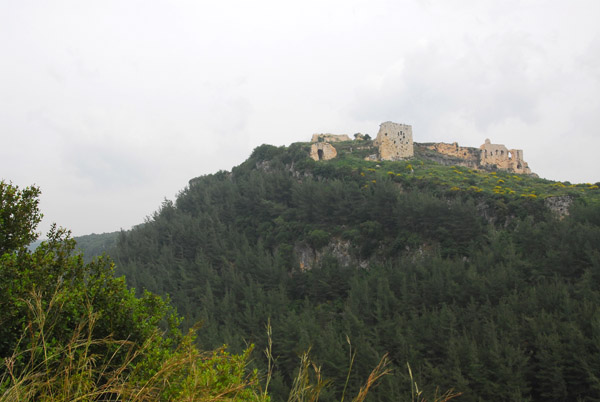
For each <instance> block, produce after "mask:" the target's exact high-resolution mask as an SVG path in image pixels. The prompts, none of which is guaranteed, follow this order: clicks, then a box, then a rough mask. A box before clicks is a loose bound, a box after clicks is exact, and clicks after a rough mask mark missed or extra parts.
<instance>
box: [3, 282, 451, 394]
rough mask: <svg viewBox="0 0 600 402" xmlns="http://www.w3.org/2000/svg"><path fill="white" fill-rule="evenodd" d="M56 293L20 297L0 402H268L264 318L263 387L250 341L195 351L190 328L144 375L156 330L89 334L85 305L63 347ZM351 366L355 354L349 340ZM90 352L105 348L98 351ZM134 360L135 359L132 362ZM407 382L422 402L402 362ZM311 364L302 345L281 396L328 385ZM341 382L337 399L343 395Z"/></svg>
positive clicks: (372, 378) (381, 369) (92, 315)
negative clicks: (23, 324)
mask: <svg viewBox="0 0 600 402" xmlns="http://www.w3.org/2000/svg"><path fill="white" fill-rule="evenodd" d="M60 300H65V298H64V297H61V294H60V292H57V293H56V294H55V295H54V296H53V297H52V298H51V299H50V301H49V303H48V304H47V305H45V304H44V302H43V298H42V295H41V294H39V293H32V295H31V298H30V299H28V300H26V301H25V302H26V304H27V306H28V308H29V312H30V321H29V324H28V325H27V328H26V329H25V331H24V333H23V336H22V337H21V340H20V342H19V345H18V347H17V348H16V351H15V352H14V353H13V355H12V356H10V357H8V358H5V359H4V361H2V362H1V364H0V402H15V401H19V402H30V401H31V402H33V401H36V402H37V401H39V402H67V401H69V402H72V401H95V402H96V401H98V402H100V401H126V402H150V401H153V402H154V401H202V402H219V401H236V402H237V401H253V402H270V396H269V395H268V387H269V383H270V379H271V377H272V375H273V367H274V362H275V358H274V357H273V355H272V352H271V349H272V340H271V333H272V332H271V326H270V323H269V324H267V335H268V340H269V341H268V345H267V348H266V349H265V354H266V356H267V360H268V361H269V364H268V371H267V373H266V379H265V381H264V387H262V388H261V385H260V384H259V381H258V374H257V372H256V371H253V372H251V373H248V370H247V368H246V364H247V362H248V359H249V356H250V353H251V351H252V347H250V348H248V349H247V350H246V351H245V352H244V353H242V354H241V355H230V354H228V353H227V351H226V350H225V348H220V349H217V350H215V351H212V352H201V351H199V350H198V349H197V348H196V347H195V345H194V332H193V330H192V331H190V332H189V333H188V335H187V336H185V337H184V338H183V340H182V342H181V343H180V344H179V346H178V347H177V348H176V349H175V350H173V351H172V352H170V353H169V354H168V355H167V357H166V358H165V359H164V360H163V361H162V362H161V363H160V365H159V366H158V367H156V368H155V369H154V370H153V371H152V374H142V372H141V369H140V367H144V364H143V363H144V359H145V358H147V355H149V354H152V350H151V348H152V345H153V344H155V342H154V341H155V340H156V337H161V336H162V334H160V333H159V332H158V331H157V332H156V333H154V334H153V335H152V336H151V337H150V338H149V339H147V340H146V342H144V344H142V345H137V344H135V343H134V342H131V341H129V340H127V339H125V340H123V339H114V338H113V337H111V336H108V337H104V338H101V339H95V338H94V337H93V330H94V326H95V324H96V322H97V320H98V317H99V314H100V313H99V312H94V311H93V309H92V308H91V306H88V308H87V313H86V315H85V316H84V317H81V319H80V321H79V323H78V324H77V325H76V327H75V328H74V329H73V331H72V334H71V337H70V339H69V341H68V342H66V344H65V345H60V344H57V342H56V340H55V339H56V338H55V327H54V322H55V317H57V314H59V313H60V311H61V309H62V307H63V305H62V304H61V302H60ZM347 340H348V344H349V345H350V365H349V369H348V378H349V377H350V373H351V371H352V367H353V363H354V358H355V355H356V353H355V352H353V350H352V345H351V344H350V340H349V339H347ZM95 350H103V351H106V350H110V351H111V352H110V353H108V354H100V353H97V352H94V351H95ZM140 363H142V364H140ZM408 369H409V374H410V378H411V384H412V390H413V393H412V402H426V400H425V399H424V398H423V397H422V395H421V394H422V393H421V391H420V390H419V388H418V386H417V384H416V382H415V381H414V379H413V377H412V372H411V370H410V366H409V367H408ZM390 373H391V369H390V361H389V359H388V357H387V355H385V356H383V358H382V359H381V360H380V362H379V364H378V365H377V366H376V367H375V368H374V369H373V371H372V372H371V374H370V375H369V377H368V378H367V380H366V382H365V384H364V385H363V386H362V387H361V388H360V390H359V391H358V394H357V395H356V396H355V397H354V398H353V399H352V402H363V401H364V400H365V398H366V397H367V395H368V393H369V390H370V389H371V388H372V387H373V386H374V385H375V384H376V383H377V382H378V381H379V380H380V379H381V378H382V377H384V376H386V375H388V374H390ZM329 383H330V382H329V381H328V380H326V379H325V378H324V376H323V373H322V372H321V367H320V366H318V365H317V364H316V363H315V362H314V361H313V360H312V359H311V358H310V350H309V351H307V352H305V353H303V354H302V355H301V356H300V365H299V368H298V373H297V375H296V377H295V378H294V380H293V384H292V387H291V390H290V394H289V397H288V402H317V401H318V400H319V397H320V395H321V392H322V391H323V390H324V389H325V388H326V387H327V386H328V385H329ZM346 388H347V383H346V385H345V386H344V391H343V393H342V396H341V399H340V402H343V401H344V398H345V396H346ZM458 395H459V394H457V393H454V392H452V391H448V392H446V393H444V394H441V395H440V396H437V392H436V396H435V397H434V399H433V402H445V401H448V400H450V399H452V398H454V397H456V396H458Z"/></svg>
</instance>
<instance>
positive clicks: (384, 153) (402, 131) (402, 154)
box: [373, 121, 414, 161]
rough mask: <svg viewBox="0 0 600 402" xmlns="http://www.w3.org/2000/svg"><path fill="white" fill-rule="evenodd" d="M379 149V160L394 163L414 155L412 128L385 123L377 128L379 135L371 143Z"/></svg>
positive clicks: (389, 122)
mask: <svg viewBox="0 0 600 402" xmlns="http://www.w3.org/2000/svg"><path fill="white" fill-rule="evenodd" d="M373 145H375V146H376V147H378V149H379V155H378V156H379V159H381V160H386V161H396V160H400V159H405V158H411V157H412V156H413V155H414V148H413V138H412V127H411V126H409V125H407V124H398V123H392V122H391V121H386V122H385V123H381V125H380V126H379V133H378V134H377V138H376V139H375V141H374V142H373Z"/></svg>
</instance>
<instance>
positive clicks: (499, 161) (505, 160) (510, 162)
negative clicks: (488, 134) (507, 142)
mask: <svg viewBox="0 0 600 402" xmlns="http://www.w3.org/2000/svg"><path fill="white" fill-rule="evenodd" d="M479 149H480V150H481V151H480V158H481V165H483V166H493V165H496V167H497V168H498V169H502V170H508V171H510V172H515V173H523V174H531V169H529V165H528V164H527V162H525V161H524V160H523V150H521V149H507V148H506V147H505V146H504V145H502V144H492V143H491V142H490V140H489V139H486V140H485V143H484V144H483V145H482V146H480V147H479Z"/></svg>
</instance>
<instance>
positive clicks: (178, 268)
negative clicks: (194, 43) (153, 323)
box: [112, 142, 600, 401]
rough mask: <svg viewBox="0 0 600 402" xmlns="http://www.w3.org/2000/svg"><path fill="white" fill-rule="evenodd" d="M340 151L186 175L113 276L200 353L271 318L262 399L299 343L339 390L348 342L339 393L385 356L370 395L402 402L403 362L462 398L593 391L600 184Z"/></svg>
mask: <svg viewBox="0 0 600 402" xmlns="http://www.w3.org/2000/svg"><path fill="white" fill-rule="evenodd" d="M352 147H353V144H352V143H351V142H347V143H337V144H336V149H337V158H336V159H333V160H330V161H319V162H315V161H313V160H312V159H310V158H308V155H309V152H310V144H305V143H298V144H293V145H292V146H290V147H289V148H284V147H281V148H276V147H272V146H268V145H263V146H261V147H258V148H256V149H255V151H254V152H253V154H252V155H251V157H250V158H249V159H248V160H247V161H246V162H244V163H243V164H242V165H240V166H238V167H236V168H234V169H233V170H232V172H223V171H222V172H218V173H216V174H213V175H207V176H202V177H199V178H196V179H192V180H190V183H189V186H188V187H187V188H185V189H184V190H182V192H181V193H180V194H179V195H178V197H177V199H176V200H175V201H174V202H170V201H167V202H165V203H164V204H163V205H162V206H161V208H160V209H159V210H158V211H157V212H156V213H155V214H154V215H153V216H152V218H151V219H149V221H148V222H146V223H144V224H142V225H139V226H138V227H136V228H135V229H133V230H132V231H130V232H123V233H121V235H120V238H119V241H118V246H117V249H116V250H115V251H113V253H112V254H113V255H114V257H115V259H116V261H117V267H118V270H119V271H120V272H121V273H123V274H125V275H126V277H127V281H128V283H129V284H130V285H131V286H133V287H135V288H137V289H138V290H141V289H144V288H147V289H149V290H151V291H154V292H157V293H159V294H165V293H168V294H170V296H171V298H172V301H173V303H174V304H175V305H176V306H177V308H178V311H179V312H180V313H181V314H182V315H184V316H185V317H186V318H187V325H192V324H193V323H195V322H196V321H201V322H202V323H203V328H202V330H201V331H200V339H199V341H200V342H201V343H202V345H203V346H205V347H214V346H218V345H220V344H222V343H223V342H226V343H228V344H230V345H231V346H232V348H233V349H234V350H241V348H243V347H244V346H245V345H246V343H247V342H253V343H256V344H257V346H258V349H259V350H260V349H263V348H264V347H265V346H266V344H267V340H266V331H265V325H266V324H267V322H268V321H269V320H270V322H271V324H272V327H273V340H274V344H273V354H274V356H276V358H277V360H276V366H277V367H276V369H277V371H276V375H275V378H274V380H273V383H272V391H273V395H274V398H275V399H278V398H279V399H282V398H285V395H287V393H286V388H287V387H289V385H290V383H291V379H292V378H293V375H294V372H293V370H294V369H295V368H296V367H297V355H298V353H300V352H301V351H303V350H306V349H308V348H309V347H312V353H313V355H314V356H315V358H316V360H317V361H318V362H320V363H321V364H322V365H323V371H324V372H325V374H326V375H328V376H329V377H331V378H333V379H334V380H335V382H334V385H333V386H332V391H331V394H333V391H335V390H337V391H340V390H341V388H342V387H343V384H344V382H345V378H346V369H347V365H348V360H349V358H348V353H349V350H348V347H349V345H348V343H347V338H346V336H348V338H349V339H350V341H351V342H352V350H353V351H356V352H357V357H356V361H355V364H354V367H353V371H352V373H351V375H350V380H349V388H350V389H351V390H353V389H354V390H355V389H356V388H357V387H358V386H359V384H360V383H361V381H362V380H364V378H366V376H367V375H368V372H369V370H370V369H371V368H372V367H373V366H374V365H375V364H376V362H377V361H378V359H379V358H380V357H381V356H382V355H383V354H384V353H386V352H388V353H390V356H391V358H392V360H393V362H394V364H395V365H396V366H397V368H398V369H397V370H396V375H395V376H393V377H389V378H388V379H386V380H385V381H384V382H383V383H382V385H381V386H380V387H379V388H378V389H376V390H375V392H374V393H372V394H371V396H370V397H371V398H372V400H400V399H401V398H402V397H404V396H406V395H405V394H404V393H405V391H406V390H410V386H409V385H408V381H409V379H408V378H407V376H406V375H405V374H404V372H405V370H404V367H405V365H406V363H407V362H408V363H410V365H411V367H412V368H413V372H415V373H416V375H417V382H418V383H419V384H420V385H421V384H422V385H424V387H425V389H426V390H427V392H433V390H432V389H429V388H428V387H427V385H426V384H435V385H437V386H440V387H441V388H442V389H444V388H451V387H454V388H455V389H457V390H458V391H461V392H464V396H463V397H462V399H463V400H466V401H475V400H521V399H528V398H531V399H533V400H550V399H552V400H576V399H577V398H583V397H584V396H585V397H590V398H592V397H593V398H600V387H599V384H598V382H597V379H596V376H595V374H594V373H597V372H600V344H599V343H598V342H596V339H597V337H598V336H600V332H599V331H600V325H599V323H600V309H599V307H598V306H600V303H599V302H600V287H599V284H600V281H599V279H600V208H599V207H598V200H599V199H600V190H599V189H598V186H597V185H591V184H586V185H575V186H573V185H570V184H569V183H555V182H551V181H546V180H540V179H536V178H534V177H530V176H522V175H515V174H509V173H507V172H493V171H491V172H490V171H477V170H471V169H468V168H466V167H460V166H450V167H448V166H442V165H438V164H436V163H434V162H432V161H431V158H425V157H423V156H422V155H419V154H418V153H417V154H416V156H415V159H412V160H409V161H398V162H369V161H365V160H364V159H363V158H364V157H365V156H366V155H362V154H361V150H357V149H356V148H355V147H354V149H350V148H352ZM367 152H368V150H365V151H364V153H365V154H366V153H367ZM557 205H559V206H558V207H557ZM550 207H552V208H550ZM565 213H568V214H565ZM255 358H256V361H255V363H256V364H257V365H258V366H259V367H263V365H264V362H263V359H262V356H260V355H257V356H255ZM331 394H325V395H323V397H322V399H324V400H328V397H329V396H330V395H331ZM338 394H339V393H338Z"/></svg>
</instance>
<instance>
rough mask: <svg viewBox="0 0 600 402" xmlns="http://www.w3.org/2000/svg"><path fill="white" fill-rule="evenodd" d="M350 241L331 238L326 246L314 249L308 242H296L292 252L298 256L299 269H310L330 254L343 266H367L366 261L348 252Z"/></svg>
mask: <svg viewBox="0 0 600 402" xmlns="http://www.w3.org/2000/svg"><path fill="white" fill-rule="evenodd" d="M350 246H351V244H350V241H348V240H342V239H338V238H333V239H331V240H330V241H329V244H327V246H325V247H323V248H322V249H320V250H314V249H313V248H312V247H310V246H309V245H308V244H305V243H297V244H296V245H295V246H294V253H295V254H296V258H298V263H299V268H300V270H301V271H306V270H310V269H312V268H313V267H315V266H316V265H318V264H320V263H321V261H322V260H323V257H325V256H326V255H328V254H329V255H331V256H333V257H335V259H336V260H337V261H338V263H339V264H340V265H341V266H343V267H349V266H350V265H353V264H356V265H358V266H359V267H361V268H366V267H367V266H368V261H363V260H357V259H356V258H355V257H353V256H352V254H351V253H350Z"/></svg>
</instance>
